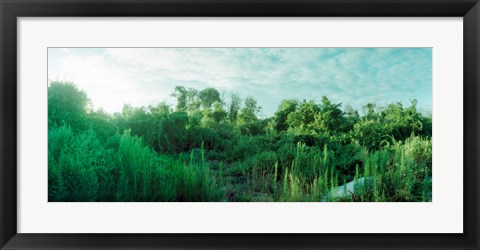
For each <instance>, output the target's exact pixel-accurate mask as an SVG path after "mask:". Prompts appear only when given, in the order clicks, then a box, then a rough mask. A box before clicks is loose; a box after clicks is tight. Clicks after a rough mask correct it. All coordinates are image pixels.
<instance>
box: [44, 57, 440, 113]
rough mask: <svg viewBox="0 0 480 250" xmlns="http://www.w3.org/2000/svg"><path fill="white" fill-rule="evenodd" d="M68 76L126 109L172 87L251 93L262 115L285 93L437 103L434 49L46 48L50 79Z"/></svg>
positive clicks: (423, 105)
mask: <svg viewBox="0 0 480 250" xmlns="http://www.w3.org/2000/svg"><path fill="white" fill-rule="evenodd" d="M58 80H59V81H70V82H73V83H74V84H75V85H76V86H77V87H78V88H79V89H81V90H84V91H85V92H86V93H87V95H88V96H89V98H90V100H91V102H92V104H93V107H94V108H95V109H98V108H102V109H103V110H105V111H107V112H109V113H114V112H121V110H122V108H123V105H124V104H130V105H132V106H134V107H140V106H148V105H155V104H157V103H159V102H161V101H165V102H166V103H168V104H171V105H172V107H175V103H176V102H175V98H174V97H172V96H171V94H172V92H173V90H174V88H175V86H178V85H182V86H185V87H187V88H189V87H192V88H195V89H198V90H202V89H204V88H207V87H213V88H216V89H217V90H218V91H219V92H220V93H221V94H222V96H223V97H224V99H225V102H227V103H228V101H229V100H230V96H231V94H233V93H235V94H238V95H240V96H241V97H242V98H243V99H245V97H247V96H252V97H254V98H255V99H256V100H257V101H258V104H259V105H260V106H261V107H262V110H261V112H260V116H262V117H268V116H271V115H273V114H274V113H275V111H276V110H277V107H278V106H279V104H280V103H281V101H282V100H284V99H298V100H300V101H302V100H307V101H308V100H314V101H316V102H317V103H320V100H321V98H322V96H326V97H328V98H329V99H330V100H331V101H333V102H334V103H342V107H345V106H346V105H349V106H351V107H353V108H354V109H357V110H359V111H361V107H362V106H363V105H365V104H367V103H370V102H375V103H376V104H377V106H384V105H386V104H389V103H392V102H401V103H402V104H403V105H404V106H408V105H410V103H411V100H412V99H417V101H418V104H417V107H418V108H419V110H421V111H422V112H431V110H432V49H431V48H49V49H48V81H58Z"/></svg>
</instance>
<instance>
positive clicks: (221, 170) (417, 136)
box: [47, 48, 432, 202]
mask: <svg viewBox="0 0 480 250" xmlns="http://www.w3.org/2000/svg"><path fill="white" fill-rule="evenodd" d="M47 86H48V87H47V88H48V201H49V202H431V201H432V49H431V48H48V83H47Z"/></svg>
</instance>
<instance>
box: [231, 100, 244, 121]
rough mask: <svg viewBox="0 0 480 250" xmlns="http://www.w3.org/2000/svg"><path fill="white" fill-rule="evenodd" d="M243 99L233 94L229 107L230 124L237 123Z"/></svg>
mask: <svg viewBox="0 0 480 250" xmlns="http://www.w3.org/2000/svg"><path fill="white" fill-rule="evenodd" d="M241 102H242V99H241V98H240V96H238V95H237V94H232V95H231V97H230V103H229V106H228V119H229V120H230V122H233V123H235V122H236V121H237V116H238V112H239V111H240V104H241Z"/></svg>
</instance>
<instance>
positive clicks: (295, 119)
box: [287, 100, 320, 133]
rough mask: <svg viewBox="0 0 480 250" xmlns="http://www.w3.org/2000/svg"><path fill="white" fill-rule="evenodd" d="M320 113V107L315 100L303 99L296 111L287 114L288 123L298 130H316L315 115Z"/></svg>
mask: <svg viewBox="0 0 480 250" xmlns="http://www.w3.org/2000/svg"><path fill="white" fill-rule="evenodd" d="M319 113H320V107H319V106H318V105H317V104H315V102H313V100H310V101H308V102H307V101H305V100H304V101H303V102H302V103H301V104H300V105H299V107H298V108H297V109H296V111H295V112H291V113H290V114H289V115H288V116H287V124H288V126H289V127H290V128H292V129H294V130H296V131H297V132H309V133H310V132H313V131H315V124H314V122H315V117H316V116H317V115H318V114H319Z"/></svg>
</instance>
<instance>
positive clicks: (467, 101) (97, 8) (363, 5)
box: [0, 0, 480, 249]
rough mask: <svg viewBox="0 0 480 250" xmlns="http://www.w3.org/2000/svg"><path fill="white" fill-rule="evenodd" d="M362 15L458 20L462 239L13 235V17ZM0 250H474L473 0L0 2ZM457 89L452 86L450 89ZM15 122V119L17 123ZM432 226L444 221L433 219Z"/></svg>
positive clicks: (478, 30)
mask: <svg viewBox="0 0 480 250" xmlns="http://www.w3.org/2000/svg"><path fill="white" fill-rule="evenodd" d="M50 16H51V17H57V16H72V17H74V16H77V17H78V16H82V17H84V16H85V17H93V16H104V17H114V16H121V17H123V16H180V17H187V16H211V17H217V16H246V17H249V16H250V17H251V16H265V17H273V16H275V17H291V16H336V17H346V16H355V17H357V16H366V17H380V16H381V17H384V16H385V17H389V16H395V17H411V16H425V17H444V16H454V17H463V41H464V42H463V45H464V52H463V58H464V59H463V60H464V61H463V62H464V70H463V74H464V82H463V94H464V103H463V106H464V111H463V112H464V114H463V115H464V121H463V122H464V136H463V142H464V155H463V157H464V159H463V162H464V166H463V171H464V178H463V181H464V190H463V191H464V204H463V208H464V209H463V212H464V218H463V219H464V233H463V234H19V233H17V172H16V167H17V146H18V145H17V125H18V124H17V17H50ZM0 18H1V37H0V45H1V46H0V47H1V52H0V60H1V65H2V66H1V68H0V76H1V84H0V124H1V129H0V138H1V142H0V143H1V144H0V149H1V150H0V162H1V163H0V164H1V165H0V177H1V185H0V195H1V199H0V231H1V232H0V248H1V249H116V248H121V249H147V248H148V249H167V248H168V249H170V248H172V249H212V248H217V249H244V248H248V249H267V248H269V249H275V248H317V249H340V248H341V249H361V248H363V249H372V248H379V249H403V248H408V249H426V248H429V249H436V248H438V249H440V248H448V249H478V248H479V243H480V241H479V219H480V216H479V211H478V207H479V206H478V205H479V192H478V191H479V184H478V183H479V181H480V178H479V171H478V157H479V156H478V155H479V147H478V145H479V140H478V136H479V129H480V126H479V115H478V113H479V83H480V81H479V80H480V78H479V77H480V75H479V69H480V65H479V60H480V43H479V39H480V4H479V3H478V0H381V1H380V0H297V1H293V0H257V1H252V0H142V1H135V0H110V1H107V0H99V1H90V0H63V1H58V0H37V1H34V0H17V1H14V0H0ZM452 84H458V83H452ZM18 122H21V121H18ZM438 223H442V222H441V221H439V222H438Z"/></svg>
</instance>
